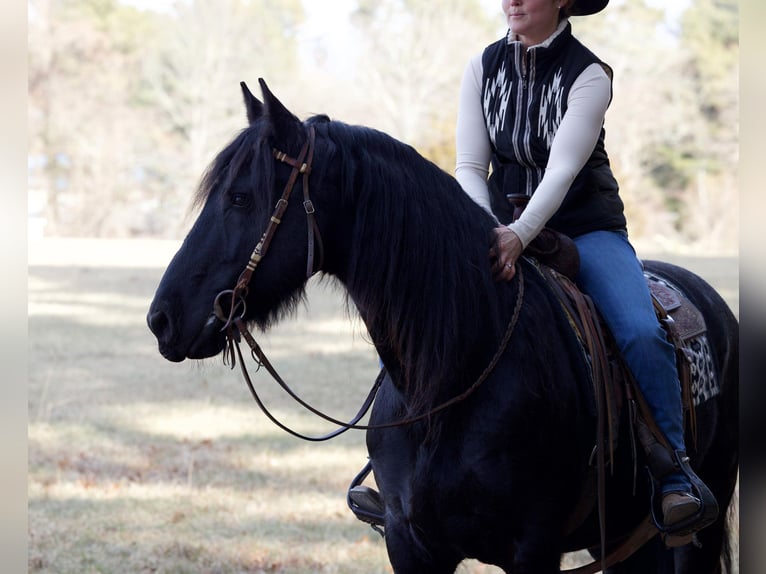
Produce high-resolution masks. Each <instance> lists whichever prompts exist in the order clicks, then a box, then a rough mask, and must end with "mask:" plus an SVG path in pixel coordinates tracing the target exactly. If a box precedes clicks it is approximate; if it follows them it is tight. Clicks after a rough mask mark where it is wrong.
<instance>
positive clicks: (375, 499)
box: [346, 460, 386, 536]
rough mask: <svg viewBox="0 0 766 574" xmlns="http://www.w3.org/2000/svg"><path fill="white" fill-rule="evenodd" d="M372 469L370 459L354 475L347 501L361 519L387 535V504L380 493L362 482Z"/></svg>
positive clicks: (381, 533)
mask: <svg viewBox="0 0 766 574" xmlns="http://www.w3.org/2000/svg"><path fill="white" fill-rule="evenodd" d="M371 471H372V463H371V462H370V461H369V460H368V461H367V464H366V465H365V466H364V468H363V469H362V470H361V472H359V474H357V475H356V476H355V477H354V480H352V481H351V484H350V485H349V487H348V493H347V494H346V503H347V504H348V507H349V508H350V509H351V512H353V513H354V516H356V517H357V518H358V519H359V520H361V521H362V522H365V523H367V524H369V525H370V527H371V528H372V529H373V530H374V531H375V532H377V533H378V534H380V535H381V536H385V532H384V530H383V528H382V527H383V526H384V525H385V523H386V521H385V513H386V505H385V502H384V501H383V498H382V497H381V496H380V494H379V493H378V492H377V491H375V490H373V489H372V488H370V487H369V486H365V485H363V484H362V482H364V479H365V478H367V475H369V474H370V472H371Z"/></svg>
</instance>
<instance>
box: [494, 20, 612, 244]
mask: <svg viewBox="0 0 766 574" xmlns="http://www.w3.org/2000/svg"><path fill="white" fill-rule="evenodd" d="M509 37H510V36H509ZM593 63H599V64H601V65H602V66H604V67H605V68H607V69H608V66H606V65H605V64H603V63H602V62H601V61H600V60H599V59H598V58H597V57H596V56H595V55H594V54H593V53H592V52H591V51H590V50H588V49H587V48H586V47H585V46H583V45H582V44H581V43H580V42H579V41H578V40H577V39H576V38H575V37H574V36H572V28H571V25H570V24H569V23H568V22H567V23H566V26H565V27H564V28H563V29H562V30H561V32H560V33H559V34H558V35H557V36H556V37H555V38H554V39H553V41H552V42H551V43H550V44H549V45H548V46H545V47H543V46H537V47H532V48H530V49H525V48H524V46H523V45H522V44H521V42H517V41H510V42H509V40H508V38H503V39H502V40H498V41H497V42H495V43H493V44H490V45H489V46H488V47H487V48H486V49H485V50H484V53H483V55H482V66H483V77H482V104H483V108H484V120H485V122H486V124H487V132H488V134H489V138H490V141H491V143H492V152H493V155H492V175H491V176H490V178H489V182H488V185H489V192H490V199H491V202H492V209H493V211H494V212H495V214H496V215H497V217H498V218H499V219H500V221H502V222H504V223H508V222H510V220H511V215H512V213H513V211H512V208H511V207H510V205H509V204H508V201H507V200H506V195H510V194H525V195H532V194H533V193H534V191H535V189H537V186H538V185H539V183H540V180H541V179H542V177H543V174H544V173H545V166H546V165H547V164H548V157H549V154H550V147H551V143H552V141H553V137H554V136H555V135H556V130H558V127H559V125H560V123H561V119H562V118H563V116H564V114H565V113H566V110H567V100H568V98H569V90H570V88H571V87H572V84H573V83H574V81H575V80H576V79H577V77H578V76H579V75H580V74H581V73H582V72H583V70H585V68H587V67H588V66H590V65H591V64H593ZM610 75H611V74H610ZM618 192H619V186H618V185H617V181H616V180H615V178H614V175H613V174H612V170H611V168H610V167H609V158H608V156H607V154H606V150H605V148H604V129H603V127H602V129H601V134H600V135H599V138H598V142H597V143H596V146H595V148H594V150H593V153H592V154H591V156H590V158H589V159H588V161H587V162H586V164H585V166H584V167H583V169H582V170H581V171H580V173H579V174H578V175H577V177H575V180H574V182H573V183H572V186H571V187H570V188H569V191H568V192H567V195H566V197H565V198H564V201H563V203H562V204H561V207H560V208H559V210H558V211H557V212H556V213H555V214H554V215H553V217H552V218H551V219H550V221H549V222H548V226H549V227H552V228H553V229H555V230H557V231H560V232H562V233H566V234H567V235H570V236H572V237H576V236H577V235H581V234H583V233H587V232H589V231H596V230H602V229H625V227H626V223H625V216H624V214H623V204H622V200H621V199H620V197H619V193H618Z"/></svg>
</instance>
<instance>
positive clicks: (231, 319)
mask: <svg viewBox="0 0 766 574" xmlns="http://www.w3.org/2000/svg"><path fill="white" fill-rule="evenodd" d="M315 139H316V132H315V129H314V127H313V126H311V127H310V128H309V137H308V139H307V140H306V142H305V143H304V144H303V147H302V148H301V151H300V153H299V155H298V157H297V158H292V157H290V156H288V155H287V154H286V153H284V152H282V151H279V150H277V149H274V150H273V154H274V157H275V158H276V159H277V160H278V161H281V162H283V163H286V164H288V165H290V166H292V168H293V169H292V172H291V173H290V177H289V179H288V180H287V183H286V185H285V188H284V191H283V192H282V196H281V197H280V198H279V200H278V201H277V204H276V206H275V208H274V213H273V214H272V216H271V219H270V220H269V224H268V226H267V228H266V231H264V233H263V235H262V236H261V239H260V241H258V244H257V245H256V246H255V249H254V250H253V252H252V254H251V255H250V260H249V261H248V263H247V265H246V266H245V269H244V270H243V271H242V273H241V274H240V276H239V279H238V280H237V284H236V286H235V287H234V289H233V290H232V289H229V290H226V291H222V292H221V293H219V294H218V295H217V296H216V298H215V302H214V304H213V312H214V314H215V316H216V317H217V318H218V320H220V321H221V322H223V323H224V326H223V327H222V328H221V331H225V332H226V347H225V349H224V354H223V360H224V363H225V364H227V365H230V366H231V368H232V369H233V368H234V367H235V366H236V363H237V361H239V366H240V370H241V371H242V376H243V378H244V379H245V382H246V383H247V387H248V389H249V390H250V394H251V395H252V397H253V399H254V400H255V402H256V404H257V405H258V407H259V408H260V409H261V411H262V412H263V414H265V415H266V417H267V418H268V419H269V420H270V421H271V422H272V423H274V424H275V425H276V426H278V427H279V428H280V429H282V430H283V431H285V432H287V433H288V434H291V435H293V436H295V437H297V438H300V439H303V440H306V441H311V442H322V441H326V440H329V439H332V438H335V437H336V436H338V435H340V434H342V433H344V432H346V431H347V430H350V429H355V430H373V429H384V428H393V427H399V426H404V425H409V424H412V423H415V422H419V421H422V420H425V419H427V418H428V417H431V416H433V415H435V414H436V413H439V412H441V411H443V410H445V409H447V408H449V407H451V406H453V405H455V404H457V403H459V402H461V401H464V400H465V399H467V398H468V397H469V396H470V395H471V394H473V393H474V391H476V389H478V388H479V386H481V385H482V384H483V383H484V381H486V380H487V378H488V377H489V375H490V374H491V373H492V371H493V370H494V368H495V366H496V365H497V363H498V361H499V360H500V357H501V356H502V355H503V353H504V352H505V349H506V348H507V346H508V342H509V341H510V339H511V335H512V334H513V331H514V329H515V327H516V324H517V323H518V320H519V315H520V313H521V306H522V302H523V300H524V277H523V274H522V271H521V269H518V277H519V286H518V290H517V294H516V303H515V306H514V309H513V315H512V316H511V320H510V321H509V323H508V328H507V329H506V331H505V334H504V335H503V338H502V340H501V341H500V345H499V347H498V349H497V350H496V351H495V354H494V356H493V357H492V360H491V361H490V362H489V364H488V365H487V366H486V367H485V368H484V370H483V371H482V373H481V374H480V375H479V377H478V378H477V379H476V380H475V381H474V382H473V383H472V384H471V385H470V386H469V387H468V388H467V389H466V390H465V391H463V392H462V393H461V394H459V395H457V396H455V397H453V398H451V399H449V400H447V401H445V402H443V403H441V404H439V405H437V406H436V407H434V408H432V409H430V410H429V411H428V412H425V413H422V414H419V415H416V416H412V417H407V418H404V419H401V420H398V421H393V422H390V423H384V424H377V425H362V424H359V421H360V420H361V419H362V418H363V417H364V416H365V414H367V411H369V409H370V407H371V406H372V403H373V401H374V400H375V396H376V395H377V393H378V390H379V389H380V385H381V384H382V383H383V379H384V376H385V370H381V372H380V374H379V375H378V377H377V378H376V379H375V382H374V383H373V386H372V388H371V389H370V392H369V393H368V394H367V397H366V398H365V400H364V403H363V404H362V406H361V408H360V409H359V412H357V414H356V415H354V417H353V418H352V419H351V420H350V421H349V422H343V421H340V420H338V419H336V418H333V417H331V416H329V415H327V414H325V413H323V412H322V411H320V410H318V409H316V408H315V407H313V406H311V405H310V404H309V403H307V402H306V401H304V400H303V399H302V398H301V397H300V396H298V395H297V394H296V393H295V391H293V390H292V389H291V388H290V386H289V385H288V384H287V383H286V382H285V381H284V379H282V377H281V376H280V375H279V373H278V372H277V371H276V369H275V368H274V366H273V365H272V364H271V362H270V361H269V359H268V358H267V357H266V354H265V353H264V352H263V349H261V346H260V345H259V344H258V343H257V342H256V340H255V339H254V338H253V336H252V334H251V333H250V331H249V330H248V328H247V325H246V324H245V319H244V317H245V313H246V310H247V309H246V304H245V298H246V297H247V293H248V286H249V284H250V280H251V278H252V275H253V272H254V271H255V268H256V267H257V266H258V264H259V263H260V262H261V260H262V259H263V258H264V257H265V255H266V252H267V251H268V248H269V245H270V244H271V240H272V239H273V237H274V234H275V233H276V230H277V227H278V226H279V224H280V223H281V222H282V216H283V215H284V212H285V210H286V209H287V205H288V201H289V198H290V194H291V193H292V190H293V188H294V187H295V184H296V182H297V180H298V176H299V175H302V176H303V182H302V183H303V186H302V187H303V207H304V210H305V212H306V217H307V222H308V261H307V265H306V276H307V277H311V276H312V275H314V273H315V272H316V271H315V269H314V255H315V238H316V244H317V245H318V251H319V266H318V269H321V267H322V259H323V247H322V239H321V235H320V233H319V226H318V225H317V223H316V219H315V218H314V213H315V209H314V205H313V203H312V201H311V198H310V196H309V174H310V173H311V164H312V161H313V158H314V142H315ZM227 297H230V298H231V301H230V303H229V305H228V307H229V309H228V311H224V308H225V305H224V300H225V299H226V298H227ZM241 339H244V340H245V342H247V345H248V347H250V355H251V357H252V358H253V360H254V361H255V362H256V364H257V365H258V369H260V368H261V367H263V368H265V369H266V370H267V371H268V373H269V374H270V375H271V376H272V378H273V379H274V380H275V381H276V382H277V383H278V384H279V386H280V387H282V389H283V390H284V391H285V392H286V393H287V394H288V395H289V396H290V397H291V398H292V399H293V400H294V401H296V402H297V403H298V404H299V405H300V406H302V407H303V408H305V409H306V410H308V411H309V412H311V413H313V414H314V415H316V416H318V417H319V418H321V419H324V420H325V421H328V422H330V423H332V424H334V425H337V426H338V428H337V429H336V430H334V431H331V432H329V433H327V434H324V435H320V436H309V435H305V434H303V433H300V432H298V431H296V430H294V429H292V428H290V427H288V426H287V425H285V424H284V423H282V422H281V421H280V420H278V419H277V418H276V417H275V416H274V414H273V413H272V412H271V411H270V410H269V409H268V408H267V407H266V405H265V404H264V402H263V400H262V399H261V397H260V395H259V394H258V392H257V391H256V389H255V385H254V384H253V382H252V380H251V378H250V374H249V373H248V370H247V367H246V366H245V361H244V357H243V355H242V350H241V348H240V340H241Z"/></svg>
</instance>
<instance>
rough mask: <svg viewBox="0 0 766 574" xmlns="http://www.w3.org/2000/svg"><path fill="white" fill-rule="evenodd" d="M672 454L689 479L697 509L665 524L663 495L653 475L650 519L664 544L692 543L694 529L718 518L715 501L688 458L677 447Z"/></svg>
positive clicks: (696, 529)
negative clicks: (697, 505)
mask: <svg viewBox="0 0 766 574" xmlns="http://www.w3.org/2000/svg"><path fill="white" fill-rule="evenodd" d="M673 455H674V457H675V459H676V462H677V465H678V469H679V470H680V471H681V472H683V473H684V474H685V475H686V477H687V478H688V479H689V481H690V482H691V485H692V491H691V492H690V494H691V495H692V496H695V497H696V498H697V500H698V501H699V503H700V504H699V509H698V510H697V511H696V512H694V513H693V514H691V515H689V516H687V517H686V518H683V519H681V520H679V521H678V522H675V523H673V524H669V525H668V524H665V521H664V513H663V511H662V498H663V495H662V494H661V491H660V485H659V482H658V481H657V480H656V479H655V478H654V476H652V520H653V521H654V525H655V526H656V527H657V529H658V530H659V531H660V534H661V536H662V539H663V540H664V541H665V544H666V545H667V546H681V545H683V544H688V543H689V542H692V541H693V538H694V534H695V533H696V532H698V531H699V530H702V529H703V528H705V527H707V526H710V525H711V524H712V523H713V522H715V520H716V518H718V503H717V502H716V499H715V496H713V493H712V492H711V491H710V489H709V488H708V487H707V486H706V485H705V483H704V482H702V480H701V479H700V478H699V477H698V476H697V475H696V474H695V472H694V471H693V470H692V469H691V467H690V466H689V457H688V456H686V453H685V452H684V451H681V450H676V451H674V452H673ZM650 475H651V472H650ZM658 491H659V492H658ZM660 517H662V519H660Z"/></svg>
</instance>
